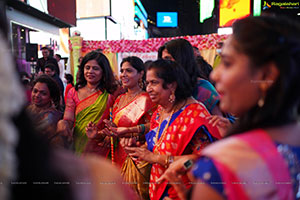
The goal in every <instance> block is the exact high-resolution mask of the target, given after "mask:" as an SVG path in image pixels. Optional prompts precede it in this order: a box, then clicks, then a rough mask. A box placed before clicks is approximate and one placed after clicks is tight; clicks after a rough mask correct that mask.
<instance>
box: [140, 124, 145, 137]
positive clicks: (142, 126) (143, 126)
mask: <svg viewBox="0 0 300 200" xmlns="http://www.w3.org/2000/svg"><path fill="white" fill-rule="evenodd" d="M140 127H141V129H142V130H141V131H140V132H139V133H140V134H141V135H144V133H145V125H144V124H141V125H140Z"/></svg>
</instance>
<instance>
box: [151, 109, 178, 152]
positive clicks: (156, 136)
mask: <svg viewBox="0 0 300 200" xmlns="http://www.w3.org/2000/svg"><path fill="white" fill-rule="evenodd" d="M174 112H175V109H173V110H172V112H171V114H170V117H169V120H168V122H167V124H166V127H165V128H164V130H163V132H162V133H161V136H160V140H158V135H159V132H160V129H161V124H162V123H163V121H164V120H162V119H160V120H159V121H160V122H159V127H158V130H157V132H156V135H155V138H154V143H155V146H156V147H158V146H160V144H161V143H162V141H163V139H164V137H165V134H166V131H167V129H168V128H169V126H170V122H171V119H172V116H173V114H174ZM160 118H161V116H160Z"/></svg>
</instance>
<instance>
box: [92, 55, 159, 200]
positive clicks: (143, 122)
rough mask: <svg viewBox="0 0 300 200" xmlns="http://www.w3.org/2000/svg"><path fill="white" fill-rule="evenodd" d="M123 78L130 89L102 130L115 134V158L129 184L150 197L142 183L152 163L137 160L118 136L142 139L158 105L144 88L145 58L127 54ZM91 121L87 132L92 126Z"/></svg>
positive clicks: (146, 196) (121, 97)
mask: <svg viewBox="0 0 300 200" xmlns="http://www.w3.org/2000/svg"><path fill="white" fill-rule="evenodd" d="M120 80H121V81H122V85H123V87H125V88H126V89H127V92H126V93H125V94H122V95H120V96H119V97H118V98H117V99H116V101H115V103H114V106H113V110H112V122H111V121H106V120H105V122H106V127H107V128H106V129H104V130H103V132H104V133H105V134H107V135H108V136H111V135H114V143H115V148H114V152H113V153H114V155H113V156H114V161H115V163H116V165H117V166H118V167H120V168H121V173H122V175H123V179H124V182H125V183H127V184H130V185H131V186H132V188H134V190H135V191H136V192H137V193H138V195H139V196H140V197H141V198H143V199H149V195H148V184H143V183H144V182H147V181H149V177H150V169H151V165H149V164H148V163H147V162H134V161H133V160H132V159H131V157H130V156H128V155H127V154H126V153H125V151H124V150H123V147H122V146H121V145H120V143H119V138H122V137H133V138H134V139H136V140H139V141H140V142H143V140H144V134H145V133H146V132H148V130H149V128H150V119H151V116H152V113H153V111H154V110H155V108H156V106H155V105H154V104H153V103H152V101H151V99H150V97H149V95H148V93H147V92H145V91H144V89H145V86H144V84H143V82H144V80H145V68H144V63H143V61H142V60H141V59H139V58H138V57H135V56H131V57H127V58H124V59H123V60H122V62H121V73H120ZM89 125H90V126H89V127H88V129H87V130H88V131H87V132H89V130H91V129H92V126H93V125H92V124H89ZM90 128H91V129H90Z"/></svg>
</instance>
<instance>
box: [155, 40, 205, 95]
mask: <svg viewBox="0 0 300 200" xmlns="http://www.w3.org/2000/svg"><path fill="white" fill-rule="evenodd" d="M165 49H166V50H167V51H168V52H169V54H171V55H172V57H173V58H174V59H175V61H176V62H177V63H179V64H180V66H182V67H183V68H184V69H185V71H186V72H187V74H188V75H189V76H190V80H191V85H192V87H193V89H194V88H195V87H196V86H197V78H198V77H201V78H204V77H203V76H202V75H201V73H200V71H199V68H198V65H197V63H196V59H195V56H194V49H193V46H192V45H191V43H190V42H189V41H187V40H185V39H182V38H180V39H174V40H171V41H168V42H166V43H165V44H164V45H163V46H161V47H160V48H159V53H158V58H162V52H163V50H165Z"/></svg>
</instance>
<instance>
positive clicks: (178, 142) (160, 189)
mask: <svg viewBox="0 0 300 200" xmlns="http://www.w3.org/2000/svg"><path fill="white" fill-rule="evenodd" d="M161 109H162V108H161V107H159V108H158V109H157V111H156V112H155V113H154V114H153V116H152V119H151V125H152V126H151V128H152V130H151V131H150V132H149V133H148V134H147V135H146V140H147V145H148V149H149V150H150V151H152V152H154V153H156V154H160V155H169V156H170V155H172V156H179V155H183V154H191V153H196V152H197V150H198V151H201V150H202V149H203V148H204V146H206V145H207V144H209V143H210V142H213V141H214V140H216V139H220V138H221V136H220V134H219V132H218V130H217V128H215V127H212V126H211V125H209V124H208V120H206V117H207V116H209V115H210V114H209V112H208V110H207V109H206V108H205V106H204V105H203V104H201V103H192V104H189V105H187V106H185V107H184V108H181V109H180V110H178V111H177V112H175V113H174V114H173V115H172V116H170V117H171V119H170V121H169V118H170V117H169V118H168V119H165V120H164V121H163V122H162V123H161V124H159V123H158V122H159V113H160V110H161ZM168 121H169V123H168ZM167 124H169V126H167ZM159 127H160V128H159ZM165 128H166V131H164V129H165ZM158 131H159V133H158V141H155V138H156V135H157V132H158ZM157 143H159V144H160V145H158V146H156V144H157ZM166 169H167V168H165V167H164V166H161V165H160V164H157V163H155V164H152V169H151V175H150V182H149V184H150V186H149V194H150V198H151V200H158V199H161V198H163V197H164V196H169V197H170V198H171V199H178V196H177V193H176V191H175V189H174V188H173V187H172V186H170V185H168V183H167V181H163V182H162V183H157V179H158V178H159V177H161V175H162V174H163V173H164V172H165V170H166ZM182 179H183V182H184V184H185V185H186V187H188V188H189V187H191V185H190V184H189V179H188V178H187V176H183V178H182Z"/></svg>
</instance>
